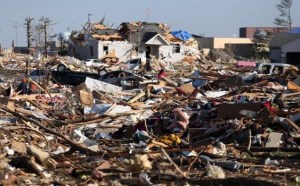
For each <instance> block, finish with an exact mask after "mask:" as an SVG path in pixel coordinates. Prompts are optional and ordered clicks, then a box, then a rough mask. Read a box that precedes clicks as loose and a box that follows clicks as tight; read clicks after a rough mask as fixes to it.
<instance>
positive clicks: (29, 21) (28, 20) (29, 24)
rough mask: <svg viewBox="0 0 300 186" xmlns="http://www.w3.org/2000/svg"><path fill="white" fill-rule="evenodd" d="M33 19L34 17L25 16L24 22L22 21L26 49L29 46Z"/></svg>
mask: <svg viewBox="0 0 300 186" xmlns="http://www.w3.org/2000/svg"><path fill="white" fill-rule="evenodd" d="M33 19H34V18H31V17H27V18H25V23H24V25H25V26H26V35H27V47H28V50H29V49H30V47H31V36H32V20H33Z"/></svg>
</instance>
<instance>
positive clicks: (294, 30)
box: [290, 28, 300, 34]
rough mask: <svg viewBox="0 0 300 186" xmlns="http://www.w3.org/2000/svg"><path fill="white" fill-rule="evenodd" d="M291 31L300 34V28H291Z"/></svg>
mask: <svg viewBox="0 0 300 186" xmlns="http://www.w3.org/2000/svg"><path fill="white" fill-rule="evenodd" d="M290 33H292V34H300V28H295V29H293V30H291V31H290Z"/></svg>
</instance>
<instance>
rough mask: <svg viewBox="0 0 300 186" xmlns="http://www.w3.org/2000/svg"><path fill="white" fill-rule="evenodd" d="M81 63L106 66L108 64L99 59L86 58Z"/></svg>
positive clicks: (89, 65) (88, 65)
mask: <svg viewBox="0 0 300 186" xmlns="http://www.w3.org/2000/svg"><path fill="white" fill-rule="evenodd" d="M83 63H84V64H85V65H86V66H87V67H107V66H108V65H107V64H105V63H103V62H102V61H101V60H100V59H86V60H84V61H83Z"/></svg>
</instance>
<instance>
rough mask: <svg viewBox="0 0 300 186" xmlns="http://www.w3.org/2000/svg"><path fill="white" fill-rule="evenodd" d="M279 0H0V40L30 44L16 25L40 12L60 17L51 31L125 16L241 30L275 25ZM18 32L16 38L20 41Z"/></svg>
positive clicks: (299, 22) (205, 29) (296, 20)
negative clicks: (88, 21)
mask: <svg viewBox="0 0 300 186" xmlns="http://www.w3.org/2000/svg"><path fill="white" fill-rule="evenodd" d="M278 2H279V0H184V1H180V0H127V1H126V0H105V1H104V0H48V1H46V0H1V5H0V23H1V24H0V43H1V44H2V48H6V47H11V43H12V40H13V39H14V40H15V46H16V45H17V46H26V36H25V28H24V26H23V25H22V26H21V27H19V28H17V29H15V25H17V23H19V24H23V23H24V18H26V17H33V18H35V22H37V21H38V19H39V18H40V17H41V16H45V17H49V18H50V19H51V20H53V23H56V24H55V25H53V26H52V33H59V32H66V31H67V30H68V28H69V30H80V29H81V28H82V25H83V24H84V23H85V22H86V21H87V19H88V14H92V15H91V16H90V18H91V21H93V22H96V21H100V20H101V18H102V17H103V16H105V17H106V19H105V20H106V21H105V23H106V24H109V25H112V24H113V27H117V26H118V25H119V24H120V23H122V22H132V21H147V9H149V10H150V14H149V17H148V20H149V22H162V23H166V24H167V25H169V26H170V27H171V30H173V31H175V30H186V31H188V32H190V33H193V34H201V35H205V36H214V37H235V36H237V37H238V36H239V27H248V26H251V27H256V26H274V24H273V21H274V18H275V17H276V16H278V15H279V11H278V10H277V9H276V7H275V5H276V3H278ZM299 10H300V0H294V5H293V8H292V20H293V26H300V11H299ZM16 38H17V43H16Z"/></svg>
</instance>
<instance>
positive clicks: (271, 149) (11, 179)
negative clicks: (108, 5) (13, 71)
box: [0, 62, 300, 185]
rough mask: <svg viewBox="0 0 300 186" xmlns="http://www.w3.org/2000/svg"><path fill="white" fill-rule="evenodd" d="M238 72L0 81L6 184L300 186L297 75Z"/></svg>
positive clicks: (218, 68)
mask: <svg viewBox="0 0 300 186" xmlns="http://www.w3.org/2000/svg"><path fill="white" fill-rule="evenodd" d="M3 65H4V67H5V65H9V62H5V63H3ZM234 65H235V64H234V63H232V64H231V65H229V66H225V65H219V64H217V65H215V64H202V63H196V64H195V66H194V67H193V69H191V68H183V66H182V64H181V65H180V64H177V65H174V69H172V71H168V70H160V71H159V72H158V71H153V70H152V71H149V72H147V73H149V74H148V75H147V74H146V71H143V74H136V73H135V72H130V74H129V72H127V71H112V72H111V73H107V74H106V76H105V75H104V76H100V75H98V74H96V73H95V74H92V73H87V72H74V71H69V73H68V72H65V74H64V75H65V78H69V79H70V80H74V79H76V77H80V78H82V77H84V78H82V79H80V81H79V80H78V82H77V83H76V84H73V85H71V84H70V83H59V82H58V81H52V82H51V81H48V82H47V81H46V82H47V83H48V84H47V83H44V82H45V81H40V82H39V81H37V80H36V81H35V80H33V79H30V81H31V82H33V83H34V84H35V85H36V86H37V88H38V89H39V91H37V92H36V93H34V94H18V92H16V91H15V89H14V88H13V87H14V86H13V83H14V82H13V81H12V82H11V83H9V84H8V83H7V82H6V81H2V82H1V83H0V86H1V97H0V101H1V109H0V115H1V117H0V118H1V119H0V144H1V149H0V159H1V163H0V167H1V171H0V177H1V185H52V184H53V185H156V184H160V185H254V184H259V185H281V184H283V183H284V184H296V183H298V182H299V170H300V169H299V168H300V165H299V154H300V151H299V145H300V136H299V132H300V127H299V124H300V114H299V112H300V105H299V100H300V81H299V77H298V75H299V74H298V73H299V72H298V70H297V69H296V68H287V69H285V70H284V71H283V72H281V73H273V74H264V76H263V77H258V78H256V79H255V81H253V82H246V81H245V80H244V79H243V77H244V76H243V74H245V73H249V72H254V71H258V69H251V70H249V69H248V70H246V69H245V68H243V67H241V68H237V67H235V66H234ZM194 69H198V70H194ZM0 73H2V71H0ZM3 73H4V71H3ZM5 73H6V72H5ZM55 73H56V74H55ZM80 73H81V74H80ZM257 74H259V73H258V72H257ZM110 75H111V76H110ZM53 76H56V77H60V76H61V78H60V79H59V81H61V82H63V81H66V79H64V78H63V76H62V74H60V72H57V71H54V73H53ZM68 76H69V77H68ZM1 77H5V74H1ZM146 77H148V78H146ZM45 78H46V77H45ZM135 80H136V81H135ZM41 82H43V83H41ZM8 88H10V89H8ZM8 90H9V92H7V91H8Z"/></svg>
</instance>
